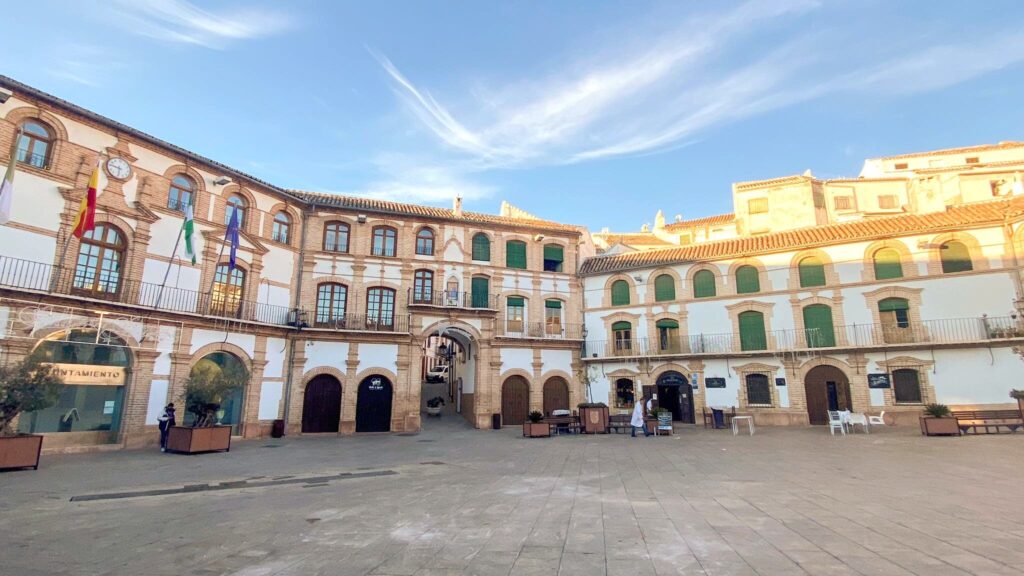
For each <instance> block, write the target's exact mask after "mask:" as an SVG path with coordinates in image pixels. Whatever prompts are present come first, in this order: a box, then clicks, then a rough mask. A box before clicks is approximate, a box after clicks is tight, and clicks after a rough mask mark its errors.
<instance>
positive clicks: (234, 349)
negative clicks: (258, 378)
mask: <svg viewBox="0 0 1024 576" xmlns="http://www.w3.org/2000/svg"><path fill="white" fill-rule="evenodd" d="M214 352H226V353H228V354H231V355H233V356H235V357H237V358H238V359H239V360H240V361H241V362H242V365H243V366H245V369H246V370H247V371H248V372H249V376H250V377H251V376H252V357H250V356H249V354H248V353H247V352H246V351H245V350H243V349H242V347H241V346H238V345H237V344H232V343H231V342H210V343H209V344H205V345H203V346H200V347H199V348H197V349H196V350H195V352H192V354H191V356H192V357H191V358H189V361H188V369H189V371H190V372H191V370H192V367H193V366H195V365H196V362H199V361H200V360H202V359H203V358H205V357H206V356H207V355H209V354H213V353H214Z"/></svg>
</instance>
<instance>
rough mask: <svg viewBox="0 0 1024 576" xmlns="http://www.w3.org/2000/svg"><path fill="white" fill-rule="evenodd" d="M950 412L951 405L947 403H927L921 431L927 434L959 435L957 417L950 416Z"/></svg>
mask: <svg viewBox="0 0 1024 576" xmlns="http://www.w3.org/2000/svg"><path fill="white" fill-rule="evenodd" d="M949 413H950V411H949V406H946V405H945V404H936V403H932V404H926V405H925V407H924V416H922V417H921V418H920V423H921V433H922V434H924V435H925V436H959V435H960V428H959V426H957V422H956V418H950V417H949Z"/></svg>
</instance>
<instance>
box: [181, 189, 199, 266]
mask: <svg viewBox="0 0 1024 576" xmlns="http://www.w3.org/2000/svg"><path fill="white" fill-rule="evenodd" d="M181 226H182V229H183V230H184V231H185V254H187V255H188V256H189V257H191V258H192V263H193V264H195V263H196V246H195V244H194V242H193V239H192V236H193V233H194V232H195V229H196V224H195V222H194V221H193V220H192V203H191V202H190V203H189V204H188V205H187V206H185V221H184V222H183V223H182V224H181Z"/></svg>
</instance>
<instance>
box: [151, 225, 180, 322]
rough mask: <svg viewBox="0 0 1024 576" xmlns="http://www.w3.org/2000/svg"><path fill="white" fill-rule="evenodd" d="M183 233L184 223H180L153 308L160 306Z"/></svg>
mask: <svg viewBox="0 0 1024 576" xmlns="http://www.w3.org/2000/svg"><path fill="white" fill-rule="evenodd" d="M184 233H185V223H184V222H182V223H181V228H178V239H177V240H175V241H174V248H172V249H171V259H170V261H168V262H167V270H165V271H164V281H163V282H161V283H160V289H159V290H158V291H157V293H156V304H153V309H154V310H155V309H157V308H159V307H160V299H161V298H163V296H164V286H166V285H167V278H168V277H169V276H170V275H171V266H173V265H174V258H175V257H176V256H177V255H178V244H180V243H181V237H182V235H183V234H184Z"/></svg>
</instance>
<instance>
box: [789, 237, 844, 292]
mask: <svg viewBox="0 0 1024 576" xmlns="http://www.w3.org/2000/svg"><path fill="white" fill-rule="evenodd" d="M810 257H814V258H817V259H818V260H819V261H821V265H822V267H823V268H824V269H825V285H824V286H811V287H806V288H805V287H802V286H800V262H802V261H803V260H804V259H806V258H810ZM838 285H839V275H838V274H837V273H836V268H835V265H834V263H833V262H832V257H831V256H829V255H828V252H825V251H824V250H821V249H820V248H808V249H806V250H801V251H799V252H797V253H796V254H794V255H793V258H792V259H791V260H790V262H789V288H790V290H802V291H804V292H806V291H808V290H811V291H814V290H824V289H825V288H829V287H835V286H838Z"/></svg>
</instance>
